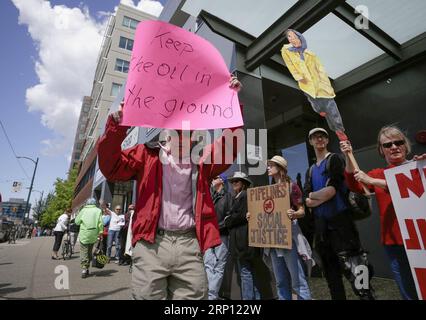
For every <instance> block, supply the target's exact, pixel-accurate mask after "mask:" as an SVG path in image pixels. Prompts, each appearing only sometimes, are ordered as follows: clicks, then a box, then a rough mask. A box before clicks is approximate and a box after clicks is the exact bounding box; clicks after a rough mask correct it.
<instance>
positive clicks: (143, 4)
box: [120, 0, 163, 17]
mask: <svg viewBox="0 0 426 320" xmlns="http://www.w3.org/2000/svg"><path fill="white" fill-rule="evenodd" d="M120 2H121V3H122V4H125V5H128V6H130V7H134V8H136V9H139V10H141V11H144V12H146V13H149V14H152V15H153V16H156V17H158V16H159V15H160V13H161V11H162V10H163V5H162V4H161V3H160V1H152V0H140V1H138V4H137V5H135V3H134V2H133V0H121V1H120Z"/></svg>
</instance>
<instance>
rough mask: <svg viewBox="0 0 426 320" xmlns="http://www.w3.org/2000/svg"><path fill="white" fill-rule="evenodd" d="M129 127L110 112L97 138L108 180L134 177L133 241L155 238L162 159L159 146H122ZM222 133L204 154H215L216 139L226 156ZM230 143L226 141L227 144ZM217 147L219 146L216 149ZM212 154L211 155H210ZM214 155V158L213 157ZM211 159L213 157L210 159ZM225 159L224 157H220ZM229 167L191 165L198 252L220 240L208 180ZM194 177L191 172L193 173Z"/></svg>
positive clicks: (234, 140)
mask: <svg viewBox="0 0 426 320" xmlns="http://www.w3.org/2000/svg"><path fill="white" fill-rule="evenodd" d="M128 128H129V127H125V126H120V125H118V124H117V123H116V122H115V121H114V119H113V118H112V116H109V118H108V121H107V125H106V129H105V133H104V135H103V136H102V137H101V138H100V139H99V141H98V145H97V148H98V161H99V168H100V170H101V171H102V173H103V175H104V176H105V177H106V178H107V179H108V180H110V181H126V180H130V179H136V180H137V201H136V208H135V214H134V215H133V220H132V232H133V239H132V245H133V246H135V244H136V242H137V241H139V240H141V239H143V240H145V241H148V242H150V243H154V242H155V235H156V230H157V225H158V220H159V218H160V212H161V200H162V190H163V187H162V182H163V180H162V171H163V170H162V169H163V168H162V163H161V162H160V159H159V148H149V147H148V146H146V145H142V144H141V145H137V146H135V147H133V148H130V149H128V150H125V151H122V150H121V143H122V142H123V140H124V139H125V137H126V131H127V129H128ZM224 140H225V139H224V138H223V137H222V138H221V139H219V140H218V141H216V142H215V143H214V144H212V145H209V146H207V147H206V148H205V150H204V154H208V153H209V152H211V154H212V155H214V152H215V146H216V149H217V148H218V145H217V143H220V142H223V143H222V160H223V159H224V158H225V154H226V153H225V147H226V143H225V142H224ZM229 147H230V145H228V148H229ZM219 151H220V150H219ZM232 153H233V155H232V156H233V160H235V158H236V154H237V142H236V139H235V138H233V141H232ZM212 158H213V157H212ZM213 159H214V158H213ZM211 162H213V161H211ZM221 163H224V161H221ZM229 167H230V164H206V163H204V162H203V159H201V160H200V162H199V163H198V164H197V165H195V166H194V167H193V169H196V170H197V171H198V175H197V176H196V195H195V196H196V199H195V202H193V207H194V212H195V227H196V234H197V238H198V242H199V244H200V249H201V252H203V253H204V252H205V251H206V250H207V249H208V248H211V247H214V246H217V245H219V244H220V243H221V241H220V236H219V227H218V223H217V219H216V213H215V211H214V205H213V201H212V198H211V195H210V185H209V183H210V181H211V180H212V179H213V178H214V177H215V176H217V175H219V174H220V173H222V172H224V171H225V170H226V169H228V168H229ZM193 177H194V175H193Z"/></svg>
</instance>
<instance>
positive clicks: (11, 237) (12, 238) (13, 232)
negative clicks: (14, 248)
mask: <svg viewBox="0 0 426 320" xmlns="http://www.w3.org/2000/svg"><path fill="white" fill-rule="evenodd" d="M12 241H13V243H16V230H15V229H12V230H11V231H10V233H9V241H8V242H9V244H11V243H12Z"/></svg>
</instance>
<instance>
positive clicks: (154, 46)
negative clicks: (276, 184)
mask: <svg viewBox="0 0 426 320" xmlns="http://www.w3.org/2000/svg"><path fill="white" fill-rule="evenodd" d="M229 79H230V72H229V70H228V68H227V67H226V64H225V62H224V60H223V57H222V56H221V54H220V53H219V51H218V50H217V49H216V48H215V47H213V45H212V44H210V43H209V42H208V41H206V40H205V39H203V38H201V37H199V36H197V35H195V34H193V33H191V32H189V31H186V30H184V29H182V28H179V27H176V26H174V25H171V24H168V23H165V22H162V21H143V22H141V23H139V24H138V27H137V29H136V34H135V41H134V46H133V52H132V58H131V61H130V66H129V75H128V79H127V83H126V91H125V99H124V101H125V108H124V114H123V125H128V126H143V127H152V128H168V129H182V128H183V122H185V123H186V124H185V129H217V128H232V127H238V126H241V125H243V120H242V116H241V110H240V104H239V101H238V95H237V93H236V92H235V91H234V90H232V89H230V88H229ZM188 122H189V123H188ZM188 127H189V128H188Z"/></svg>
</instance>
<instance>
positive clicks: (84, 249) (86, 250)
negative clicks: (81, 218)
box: [80, 242, 94, 269]
mask: <svg viewBox="0 0 426 320" xmlns="http://www.w3.org/2000/svg"><path fill="white" fill-rule="evenodd" d="M93 246H94V243H90V244H83V243H81V242H80V261H81V262H80V265H81V269H89V266H90V262H91V261H92V252H93Z"/></svg>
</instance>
